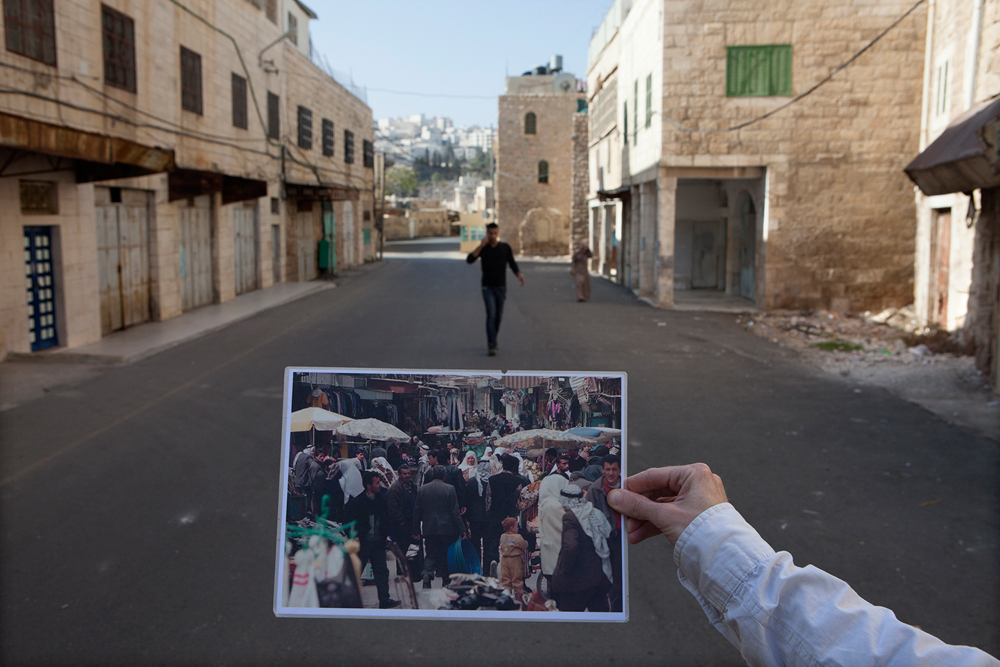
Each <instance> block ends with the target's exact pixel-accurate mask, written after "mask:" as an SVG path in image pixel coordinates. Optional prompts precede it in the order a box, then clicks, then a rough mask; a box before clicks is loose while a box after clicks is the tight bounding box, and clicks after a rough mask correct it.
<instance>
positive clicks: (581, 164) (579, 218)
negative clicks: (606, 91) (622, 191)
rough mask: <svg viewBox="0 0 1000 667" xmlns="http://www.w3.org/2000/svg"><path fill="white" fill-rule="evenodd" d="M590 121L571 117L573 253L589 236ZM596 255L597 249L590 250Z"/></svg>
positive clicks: (571, 236) (583, 115) (571, 249)
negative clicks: (588, 138)
mask: <svg viewBox="0 0 1000 667" xmlns="http://www.w3.org/2000/svg"><path fill="white" fill-rule="evenodd" d="M589 121H590V119H589V118H588V116H587V114H586V113H577V114H574V116H573V137H572V141H573V177H572V183H571V185H570V188H571V197H572V201H571V203H570V247H569V252H571V253H572V252H573V251H574V250H576V248H577V247H578V246H579V245H580V244H581V243H586V242H587V239H588V238H589V236H590V222H589V219H588V218H589V213H590V208H589V206H588V204H587V199H588V196H589V192H588V191H589V190H590V177H589V175H590V159H589V158H590V156H589V151H588V148H587V146H588V144H589V142H588V141H587V137H588V136H589V132H590V130H589V127H590V122H589ZM591 251H593V253H594V255H595V256H596V255H597V248H591Z"/></svg>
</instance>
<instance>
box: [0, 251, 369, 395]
mask: <svg viewBox="0 0 1000 667" xmlns="http://www.w3.org/2000/svg"><path fill="white" fill-rule="evenodd" d="M378 266H383V264H382V263H381V262H374V263H371V264H363V265H361V266H357V267H354V268H352V269H350V270H347V271H343V272H341V273H340V274H339V275H338V277H337V278H336V279H335V280H333V281H328V280H314V281H310V282H305V283H299V282H289V283H279V284H277V285H275V286H273V287H269V288H267V289H262V290H255V291H253V292H250V293H248V294H242V295H240V296H238V297H236V298H235V299H232V300H230V301H226V302H225V303H217V304H213V305H210V306H204V307H202V308H199V309H197V310H194V311H191V312H189V313H185V314H183V315H180V316H178V317H174V318H171V319H169V320H165V321H163V322H149V323H147V324H142V325H139V326H136V327H132V328H130V329H126V330H124V331H119V332H117V333H113V334H111V335H109V336H105V337H104V338H102V339H101V340H99V341H97V342H94V343H90V344H88V345H81V346H80V347H74V348H69V349H67V348H55V349H52V350H46V351H44V352H36V353H34V354H24V353H11V354H8V355H7V359H6V360H4V361H2V362H0V412H2V411H4V410H9V409H11V408H13V407H15V406H17V405H20V404H22V403H26V402H28V401H31V400H34V399H36V398H40V397H42V396H45V395H47V394H50V393H51V392H54V391H56V390H57V389H58V390H59V394H60V395H61V394H66V393H67V392H69V394H72V391H73V390H72V386H74V385H77V384H79V383H81V382H83V381H84V380H87V379H89V378H91V377H94V376H95V375H99V374H100V373H103V372H104V371H106V370H107V369H109V368H111V367H112V366H114V365H116V364H129V363H133V362H135V361H138V360H140V359H145V358H146V357H150V356H152V355H154V354H158V353H160V352H163V351H164V350H167V349H170V348H172V347H174V346H176V345H180V344H181V343H186V342H187V341H190V340H194V339H195V338H198V337H200V336H204V335H206V334H209V333H212V332H213V331H218V330H219V329H223V328H225V327H227V326H229V325H231V324H235V323H236V322H239V321H241V320H245V319H247V318H249V317H252V316H254V315H256V314H257V313H261V312H263V311H265V310H270V309H272V308H276V307H278V306H281V305H284V304H286V303H290V302H292V301H295V300H297V299H301V298H303V297H305V296H308V295H310V294H315V293H317V292H321V291H324V290H328V289H333V288H335V287H336V286H337V284H338V283H342V282H344V281H346V280H351V279H352V278H354V277H356V276H358V275H361V274H364V273H367V272H368V271H370V270H372V269H374V268H376V267H378Z"/></svg>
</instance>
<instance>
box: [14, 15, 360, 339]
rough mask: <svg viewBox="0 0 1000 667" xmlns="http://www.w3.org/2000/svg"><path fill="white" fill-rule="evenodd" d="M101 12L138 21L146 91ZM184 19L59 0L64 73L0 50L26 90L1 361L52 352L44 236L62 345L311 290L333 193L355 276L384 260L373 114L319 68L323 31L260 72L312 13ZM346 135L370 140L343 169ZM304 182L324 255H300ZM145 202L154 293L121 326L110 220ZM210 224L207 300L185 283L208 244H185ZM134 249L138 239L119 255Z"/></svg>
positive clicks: (343, 251)
mask: <svg viewBox="0 0 1000 667" xmlns="http://www.w3.org/2000/svg"><path fill="white" fill-rule="evenodd" d="M257 5H260V6H257ZM286 5H287V6H288V7H286ZM292 5H294V7H292ZM102 6H107V7H108V8H109V9H110V10H114V11H115V12H119V13H120V15H122V16H124V17H125V18H126V19H129V20H130V21H131V25H132V26H133V29H134V42H135V75H134V81H135V85H134V92H133V91H131V90H127V89H125V88H122V87H116V86H115V85H112V84H111V83H108V82H107V81H106V80H105V71H104V67H105V64H104V54H103V51H102V33H101V30H102ZM184 6H185V7H187V8H188V9H189V10H190V12H187V11H185V10H184V9H183V8H181V7H179V6H178V5H175V4H172V3H170V2H167V1H166V0H154V1H150V2H141V3H139V2H132V1H129V0H107V1H106V2H104V3H103V5H102V3H100V2H97V1H95V0H67V1H65V2H57V3H54V24H55V63H54V64H50V63H47V62H44V61H43V60H42V59H35V58H33V57H29V56H28V55H24V54H21V53H16V52H14V51H12V50H11V49H10V48H9V46H8V48H6V49H4V50H2V51H0V66H2V67H3V76H4V81H5V83H6V84H7V85H8V86H9V87H10V88H13V89H16V90H17V91H19V92H18V93H15V94H9V95H5V96H3V99H2V100H0V123H2V124H3V131H2V132H0V135H2V138H0V165H3V167H2V170H0V193H2V196H0V202H3V203H2V204H0V247H2V248H3V251H2V253H0V358H2V357H3V356H5V355H6V354H7V353H9V352H16V353H28V352H30V351H31V350H32V349H33V348H34V347H35V346H36V345H35V343H37V341H35V342H33V341H32V340H31V336H32V335H33V334H34V330H33V329H31V327H33V326H35V324H36V323H33V320H32V318H33V317H35V316H36V315H37V312H35V311H33V310H32V309H33V306H31V305H30V304H29V305H26V304H25V261H26V260H25V256H24V253H23V251H22V248H23V242H24V238H25V235H26V230H29V229H30V230H41V232H42V233H44V234H45V235H46V238H49V237H51V239H52V243H53V245H54V248H53V255H54V260H53V261H52V262H51V264H52V266H51V267H45V268H51V273H52V275H51V276H50V277H46V276H40V279H46V280H47V279H50V278H51V279H53V280H54V284H53V285H52V286H51V287H52V289H53V291H54V298H53V299H52V301H53V304H52V305H53V306H54V312H53V315H54V327H55V329H56V336H55V342H56V344H57V346H56V349H58V348H66V347H70V348H72V347H79V346H81V345H85V344H87V343H90V342H94V341H96V340H98V339H100V338H101V336H102V335H107V333H110V331H112V330H118V329H121V328H124V327H127V326H133V325H135V324H139V323H141V322H142V321H150V320H152V321H156V320H164V319H168V318H171V317H175V316H179V315H181V314H182V312H184V311H185V310H188V309H190V308H192V307H196V306H193V305H192V304H196V305H202V304H204V303H219V302H223V301H227V300H229V299H232V298H234V297H235V296H236V295H237V294H238V293H241V292H244V291H248V290H251V289H262V288H267V287H269V286H271V285H272V284H274V283H275V282H280V281H283V280H287V279H298V277H299V276H298V273H297V272H293V271H292V270H291V267H292V266H293V265H296V264H298V263H299V261H300V259H301V255H302V254H303V253H307V254H308V253H315V252H316V247H317V243H318V242H319V240H320V238H321V235H322V231H321V230H322V220H321V217H320V215H319V209H320V208H321V206H320V205H319V203H320V200H321V199H322V198H327V199H329V200H336V201H334V202H333V206H334V208H335V210H336V212H337V217H338V219H339V220H341V225H340V226H339V227H338V229H337V235H338V239H337V240H338V241H340V242H339V243H338V244H337V246H338V258H339V259H340V261H339V265H340V266H350V265H352V264H357V263H360V262H362V261H364V260H365V259H367V258H369V257H371V254H372V249H371V248H372V246H371V245H370V244H369V245H365V240H366V239H368V238H369V237H370V235H371V234H370V232H369V233H367V234H366V233H365V230H366V229H370V226H371V210H372V200H371V183H372V170H371V169H370V168H366V167H365V166H364V154H363V142H364V141H366V140H367V141H372V139H373V136H372V118H371V110H370V109H369V108H368V107H367V106H366V105H365V104H364V102H362V101H361V100H359V99H358V98H357V97H355V96H353V95H351V94H350V93H348V92H347V91H346V90H345V89H344V88H342V87H341V86H339V85H338V84H337V83H336V82H335V81H334V80H333V79H331V78H330V77H329V76H327V75H326V74H324V73H323V72H322V71H321V70H320V69H319V68H317V67H316V66H314V65H313V64H312V63H310V62H309V61H308V58H307V57H306V56H305V55H303V52H302V51H301V49H302V48H304V49H305V53H308V23H307V20H303V21H300V22H299V32H298V35H297V36H298V42H299V44H298V46H297V47H296V46H295V45H292V44H290V43H289V41H288V40H287V39H286V40H283V41H281V42H279V43H277V44H276V45H275V46H273V47H271V48H270V49H269V50H268V51H267V52H265V53H264V54H263V57H262V64H261V63H258V60H257V54H258V53H260V51H261V50H262V49H263V48H264V47H265V46H267V45H268V44H269V43H271V42H275V41H276V40H277V39H278V38H279V37H280V36H281V35H282V34H283V33H284V32H285V31H286V30H287V26H286V25H285V23H286V20H287V19H286V17H287V15H288V12H287V11H285V10H286V9H288V8H289V7H290V8H291V10H290V11H293V12H298V13H300V14H302V12H304V11H305V10H304V9H303V5H301V4H300V3H296V2H295V1H294V0H279V2H277V11H276V12H275V14H274V16H273V19H274V20H272V17H269V16H268V14H267V11H266V9H265V7H264V3H253V2H247V1H246V0H218V1H217V2H210V1H209V0H190V1H186V2H185V3H184ZM303 16H305V15H304V14H303ZM305 18H306V19H308V16H306V17H305ZM213 26H214V27H215V28H218V30H215V29H213ZM220 31H224V32H225V33H226V34H223V32H220ZM227 35H230V36H232V40H230V38H229V37H228V36H227ZM182 47H183V48H185V49H188V50H190V51H192V52H194V53H196V54H197V55H198V56H199V57H200V80H201V96H200V107H201V108H200V113H199V112H196V111H189V110H186V109H183V108H182V101H181V84H182V81H181V72H180V61H181V48H182ZM241 56H242V59H241ZM244 65H245V67H244ZM234 75H235V76H236V77H239V78H240V79H241V80H243V81H245V83H246V123H245V124H246V129H244V128H242V127H239V126H237V123H236V122H235V120H236V119H235V118H234V109H233V106H234V102H233V100H234V94H233V90H234V85H235V83H234ZM127 87H128V86H126V88H127ZM269 92H271V93H273V94H275V95H277V96H278V107H277V111H278V120H279V124H280V130H279V131H277V132H276V133H274V136H275V137H276V138H274V139H271V140H268V138H267V136H268V133H269V129H270V128H269V117H268V116H269V114H268V111H269V109H268V93H269ZM298 105H303V106H310V105H311V108H312V109H313V120H314V125H313V130H312V134H313V143H312V148H311V149H303V148H300V147H299V145H298V143H299V142H298V137H297V130H298V128H297V107H298ZM324 117H325V118H329V119H331V120H333V122H334V127H335V135H334V143H335V150H334V154H333V156H325V155H323V152H322V139H321V119H322V118H324ZM56 127H61V128H64V129H62V130H55V129H54V128H56ZM46 128H48V129H46ZM345 129H346V130H350V131H352V132H353V135H354V144H355V155H354V163H353V164H345V163H344V159H343V158H344V152H343V150H344V134H343V130H345ZM60 133H61V134H60ZM49 139H51V140H49ZM46 142H48V143H46ZM115 142H118V143H115ZM102 151H103V152H102ZM129 151H131V153H129ZM109 156H110V159H108V158H109ZM137 156H138V157H137ZM154 163H155V164H154ZM151 172H152V173H151ZM156 172H159V173H156ZM25 181H31V182H37V183H38V184H40V185H39V187H43V188H49V187H50V188H52V189H53V192H54V193H55V195H54V196H55V199H56V201H57V205H56V206H55V207H54V208H52V209H51V210H33V209H32V206H31V204H30V203H28V204H27V205H26V203H25V201H24V198H23V196H22V195H21V190H22V182H25ZM293 187H294V188H298V192H299V193H300V194H302V195H303V196H314V197H315V198H316V202H317V206H315V207H314V208H315V209H316V211H317V213H316V216H317V217H316V221H315V225H314V226H313V231H312V234H313V237H312V238H311V239H308V243H302V244H298V243H297V242H296V238H295V234H294V233H292V232H291V229H292V228H293V227H294V222H295V220H296V217H297V216H298V215H300V214H299V213H298V210H297V209H298V201H297V199H291V198H289V197H288V193H289V191H290V188H293ZM136 197H138V198H139V199H142V198H145V199H146V200H147V201H148V206H146V207H145V208H144V210H143V211H142V215H141V217H142V219H141V221H139V222H137V223H136V224H137V225H138V226H137V227H135V229H136V230H138V231H137V233H140V235H141V237H142V238H141V239H140V243H139V245H135V246H134V248H133V250H135V251H136V252H137V253H138V255H141V264H142V265H143V267H142V278H141V279H139V282H140V283H141V284H136V285H131V286H130V289H131V288H132V287H134V288H135V294H133V295H132V296H131V297H129V298H127V299H126V297H127V296H128V295H119V296H122V301H123V302H124V301H125V300H128V301H129V304H130V306H129V308H131V309H132V310H133V311H134V312H131V313H129V312H126V311H127V310H128V309H127V308H125V307H124V306H122V307H120V308H119V304H118V303H117V302H115V303H114V304H112V305H111V307H110V310H111V315H112V316H113V317H112V318H111V320H110V321H109V319H108V310H109V306H108V284H107V283H108V281H109V279H110V280H113V278H114V276H113V275H110V276H109V270H110V268H111V267H110V266H109V265H108V262H111V263H112V264H114V263H115V260H114V259H113V258H111V259H109V257H110V255H108V254H107V253H108V252H109V251H108V249H107V248H106V247H104V246H102V245H101V244H102V243H106V242H107V239H106V238H105V237H104V236H102V235H104V234H105V232H107V230H108V229H110V228H109V227H107V224H109V223H108V222H107V216H108V215H124V213H123V212H122V211H123V210H124V208H123V207H125V204H122V203H120V202H123V201H124V202H127V201H131V200H136ZM54 211H57V212H54ZM195 219H196V222H197V223H198V225H200V227H198V229H199V230H200V232H199V233H201V236H200V237H199V239H198V241H197V243H198V244H200V245H199V246H198V248H197V250H198V251H199V252H200V256H201V262H202V264H203V269H204V270H203V272H202V273H201V274H200V275H201V278H200V280H201V283H200V285H199V287H198V291H199V294H198V295H197V297H196V298H194V299H192V297H191V295H190V294H187V293H186V291H185V290H186V289H188V288H187V287H185V285H187V284H188V283H186V282H185V278H186V276H189V273H188V272H189V271H191V270H192V266H193V265H194V264H195V262H193V261H192V260H193V257H192V253H193V252H194V250H195V248H189V247H186V246H185V243H187V244H188V245H190V244H191V243H192V241H191V239H190V238H187V240H185V238H186V237H185V233H186V232H185V231H184V230H185V229H187V228H188V227H189V226H190V224H191V221H192V220H195ZM102 225H103V226H102ZM196 226H197V225H196ZM123 234H124V232H123ZM241 234H242V236H241ZM99 239H104V240H103V241H99ZM241 239H242V241H241ZM126 241H127V240H126V239H125V236H122V237H121V238H120V239H117V240H116V243H118V242H120V243H121V244H125V243H126ZM128 242H129V243H131V241H128ZM238 243H239V244H241V245H240V247H239V248H237V244H238ZM275 243H277V247H275V245H274V244H275ZM140 246H141V247H140ZM282 246H284V247H282ZM121 247H122V248H124V247H125V246H124V245H122V246H121ZM140 250H141V252H139V251H140ZM122 252H123V253H124V250H122ZM138 255H137V256H138ZM102 257H103V259H102ZM122 257H123V259H122V263H123V265H124V264H125V263H127V262H125V260H124V257H125V255H124V254H123V255H122ZM275 262H277V265H275ZM312 264H313V265H315V261H313V262H312ZM29 268H30V267H29ZM112 273H113V272H112ZM309 277H312V276H307V278H309ZM185 294H187V296H185ZM117 298H118V296H115V299H117ZM46 305H47V304H46ZM119 311H120V312H119ZM109 327H111V329H110V330H109Z"/></svg>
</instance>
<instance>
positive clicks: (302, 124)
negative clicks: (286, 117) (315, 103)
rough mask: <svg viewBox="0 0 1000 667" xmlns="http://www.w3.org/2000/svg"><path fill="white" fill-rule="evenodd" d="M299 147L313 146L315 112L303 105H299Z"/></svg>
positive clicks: (308, 148)
mask: <svg viewBox="0 0 1000 667" xmlns="http://www.w3.org/2000/svg"><path fill="white" fill-rule="evenodd" d="M298 117H299V140H298V143H299V148H301V149H303V150H307V151H308V150H311V149H312V147H313V112H312V111H311V110H309V109H307V108H305V107H303V106H300V107H299V114H298Z"/></svg>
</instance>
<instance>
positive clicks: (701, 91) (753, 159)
mask: <svg viewBox="0 0 1000 667" xmlns="http://www.w3.org/2000/svg"><path fill="white" fill-rule="evenodd" d="M912 5H913V3H912V2H910V1H909V0H886V1H885V2H879V3H871V2H868V1H867V0H829V1H827V0H823V1H820V0H802V1H796V2H793V1H791V0H786V1H784V2H773V1H767V2H765V1H764V0H754V1H749V2H741V3H739V4H737V3H732V2H724V3H711V4H710V3H690V2H680V1H673V0H667V1H666V2H665V3H664V26H663V29H664V37H663V39H664V56H663V58H664V59H663V79H664V84H663V98H662V110H663V113H664V115H665V116H666V117H667V118H669V119H671V120H673V121H675V122H677V123H679V124H682V125H684V126H686V127H688V128H692V129H695V130H709V129H711V130H719V129H726V128H729V127H733V126H735V125H738V124H740V123H743V122H746V121H751V120H753V119H755V118H758V117H759V116H761V115H762V114H764V113H767V112H771V111H774V112H775V113H774V115H773V116H771V117H769V118H767V119H764V120H761V121H758V122H754V123H753V124H751V125H749V126H747V127H745V128H744V129H740V130H737V131H731V132H718V133H711V134H706V133H698V132H687V131H682V130H679V129H676V128H674V127H673V126H671V125H670V124H669V123H665V124H664V130H663V164H665V165H668V166H673V167H740V166H764V167H767V169H768V176H767V201H766V211H765V215H766V217H767V227H766V229H765V230H764V242H765V243H766V246H767V264H766V281H765V282H766V298H765V302H764V305H765V306H766V307H767V308H830V307H831V306H832V305H833V304H834V300H836V305H837V307H838V309H843V310H853V311H864V310H879V309H881V308H884V307H889V306H902V305H905V304H907V303H910V302H911V301H912V293H913V252H914V212H915V207H914V199H913V187H912V184H911V183H910V181H909V179H908V178H907V177H906V176H905V174H903V172H902V169H903V167H904V166H905V165H906V164H907V163H908V162H909V161H910V160H911V159H912V158H913V156H915V155H916V154H917V153H918V152H919V133H920V109H921V94H922V83H923V72H924V44H925V39H924V36H925V30H926V23H927V14H926V7H925V6H920V7H918V8H917V9H916V10H914V11H913V12H912V13H911V14H910V15H909V16H908V17H907V18H906V19H904V20H903V21H902V23H900V24H899V25H898V26H896V27H895V28H894V29H892V30H891V31H890V32H889V33H888V34H886V35H885V37H884V38H882V39H881V41H879V42H878V43H877V44H876V45H874V46H873V47H872V48H870V49H869V50H868V51H867V52H865V53H864V54H862V55H861V56H860V57H858V58H857V59H856V60H855V61H854V62H853V63H851V64H850V65H849V66H847V67H846V68H845V69H844V70H842V71H840V72H838V73H837V74H836V75H835V76H834V77H833V79H832V80H830V81H829V82H828V83H826V84H825V85H823V86H821V87H820V88H819V89H817V90H816V91H815V92H813V93H812V94H810V95H809V96H808V97H805V98H803V99H802V100H800V101H798V102H796V103H794V104H792V105H791V106H790V107H788V108H786V109H783V110H779V107H781V106H782V105H785V104H787V103H788V102H790V101H791V99H792V98H789V97H756V98H738V97H726V96H725V90H726V47H727V46H742V45H765V44H791V45H792V96H796V95H799V94H801V93H803V92H805V91H806V90H808V89H809V88H810V87H812V86H813V85H814V84H816V83H817V82H819V81H820V80H822V79H823V78H824V77H826V76H828V75H829V74H830V73H831V72H833V71H834V69H835V68H837V67H838V66H839V65H840V64H842V63H844V62H845V61H847V60H848V59H849V58H850V57H851V56H853V55H854V54H856V53H857V52H858V51H860V50H861V49H862V48H863V47H865V45H867V44H868V43H869V42H870V41H871V40H873V39H874V38H875V37H876V36H878V35H879V34H880V33H881V32H882V31H883V30H885V29H886V28H887V27H888V26H889V25H890V24H891V23H892V22H893V21H895V20H896V19H897V18H899V17H900V16H901V15H902V14H903V13H904V12H906V11H907V10H909V9H910V8H911V7H912Z"/></svg>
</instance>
